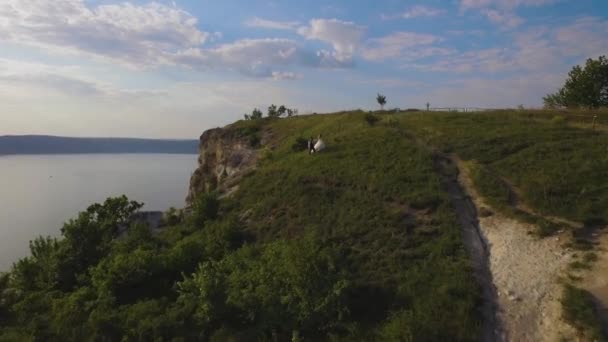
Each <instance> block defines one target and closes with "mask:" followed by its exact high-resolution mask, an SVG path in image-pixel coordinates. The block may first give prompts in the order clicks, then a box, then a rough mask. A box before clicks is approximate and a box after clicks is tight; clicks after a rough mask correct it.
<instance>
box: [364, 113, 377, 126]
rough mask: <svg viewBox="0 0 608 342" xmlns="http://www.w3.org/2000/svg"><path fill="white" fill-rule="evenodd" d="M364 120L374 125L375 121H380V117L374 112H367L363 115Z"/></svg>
mask: <svg viewBox="0 0 608 342" xmlns="http://www.w3.org/2000/svg"><path fill="white" fill-rule="evenodd" d="M364 119H365V121H367V123H368V125H370V126H374V125H375V124H376V122H378V121H380V118H379V117H377V116H376V115H374V114H371V113H367V114H365V116H364Z"/></svg>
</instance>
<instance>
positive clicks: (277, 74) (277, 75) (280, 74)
mask: <svg viewBox="0 0 608 342" xmlns="http://www.w3.org/2000/svg"><path fill="white" fill-rule="evenodd" d="M300 78H302V75H301V74H297V73H295V72H287V71H273V72H272V79H273V80H275V81H279V80H297V79H300Z"/></svg>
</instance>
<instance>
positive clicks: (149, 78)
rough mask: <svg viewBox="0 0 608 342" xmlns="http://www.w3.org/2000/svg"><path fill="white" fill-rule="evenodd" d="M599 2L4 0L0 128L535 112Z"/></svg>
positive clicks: (189, 129)
mask: <svg viewBox="0 0 608 342" xmlns="http://www.w3.org/2000/svg"><path fill="white" fill-rule="evenodd" d="M600 55H608V1H606V0H571V1H568V0H441V1H440V0H427V1H422V0H419V1H407V0H401V1H398V0H374V1H369V0H365V1H363V0H333V1H320V0H301V1H291V0H290V1H287V0H283V1H280V0H247V1H245V0H239V1H237V0H222V1H217V0H214V1H211V0H174V1H164V0H159V1H155V2H150V1H147V0H132V1H129V2H124V1H120V0H119V1H113V0H0V135H4V134H51V135H68V136H120V137H126V136H128V137H148V138H197V137H198V136H199V135H200V134H201V133H202V131H204V130H206V129H209V128H213V127H218V126H223V125H226V124H228V123H231V122H233V121H235V120H238V119H241V118H242V117H243V114H244V113H248V112H251V110H252V109H253V108H261V109H264V110H265V109H266V108H267V107H268V106H269V105H270V104H278V105H279V104H284V105H286V106H288V107H293V108H297V109H299V111H300V113H311V112H319V113H323V112H330V111H338V110H347V109H356V108H361V109H365V110H368V109H374V108H377V103H376V102H375V97H376V94H377V93H382V94H384V95H386V97H387V100H388V104H387V106H388V107H389V108H395V107H397V108H424V107H426V103H427V102H429V103H430V105H431V107H483V108H506V107H516V106H518V105H523V106H525V107H540V106H542V97H543V96H544V95H545V94H547V93H550V92H554V91H555V90H557V89H558V88H559V87H560V85H561V84H563V81H564V80H565V78H566V76H567V73H568V71H569V70H570V69H571V68H572V66H573V65H576V64H581V63H584V61H585V60H586V59H587V58H597V57H598V56H600Z"/></svg>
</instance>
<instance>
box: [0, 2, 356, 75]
mask: <svg viewBox="0 0 608 342" xmlns="http://www.w3.org/2000/svg"><path fill="white" fill-rule="evenodd" d="M246 25H249V26H251V27H265V28H273V29H289V30H297V31H298V32H299V33H300V34H301V35H302V36H304V37H305V38H307V39H317V40H321V41H325V42H329V43H330V44H331V45H332V46H333V48H334V50H333V51H326V50H322V51H316V52H315V51H310V50H307V49H305V48H304V47H303V46H302V45H300V44H298V43H296V42H295V41H293V40H287V39H275V38H264V39H241V40H237V41H235V42H231V43H225V44H221V45H218V46H215V47H207V46H206V45H204V44H205V43H206V42H215V41H217V40H220V39H221V38H222V35H221V33H220V32H214V33H209V32H204V31H201V30H199V29H198V20H197V19H196V18H195V17H193V16H192V15H191V14H189V13H188V12H186V11H184V10H182V9H180V8H178V7H176V6H175V5H173V6H166V5H163V4H160V3H154V2H153V3H149V4H145V5H134V4H131V3H121V4H111V5H99V6H96V7H95V6H91V5H89V4H88V3H86V2H85V1H84V0H56V1H48V0H28V1H23V0H5V1H4V2H2V3H0V42H2V41H4V42H10V43H14V44H21V45H30V46H37V47H42V48H43V49H45V50H47V51H52V52H55V53H63V54H81V55H87V56H92V57H93V58H96V59H101V60H104V61H111V62H118V63H119V64H122V65H124V66H129V67H134V68H138V69H146V68H155V67H159V66H166V65H170V66H178V67H180V66H181V67H192V68H195V69H197V70H205V69H211V68H213V69H216V68H227V69H230V70H235V71H238V72H241V73H243V74H245V75H247V76H250V77H263V78H272V79H295V78H296V77H288V76H287V75H289V72H290V71H286V70H282V69H281V68H284V67H287V66H300V67H312V68H344V67H351V66H352V64H353V63H352V56H353V54H354V52H355V49H356V46H357V45H358V42H359V40H360V37H361V36H362V35H363V32H364V28H363V27H360V26H357V25H355V24H354V23H350V22H343V21H339V20H337V19H331V20H325V19H313V20H311V22H310V26H304V27H302V26H300V25H299V24H298V23H297V22H275V21H270V20H264V19H260V18H253V19H251V20H249V21H247V22H246ZM294 75H295V74H294Z"/></svg>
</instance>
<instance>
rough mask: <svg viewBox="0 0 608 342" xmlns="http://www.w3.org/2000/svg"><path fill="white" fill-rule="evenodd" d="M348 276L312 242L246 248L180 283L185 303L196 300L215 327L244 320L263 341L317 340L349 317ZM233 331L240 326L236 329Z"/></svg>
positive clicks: (203, 316)
mask: <svg viewBox="0 0 608 342" xmlns="http://www.w3.org/2000/svg"><path fill="white" fill-rule="evenodd" d="M348 287H349V281H348V273H347V272H346V269H345V268H344V265H343V264H342V263H341V262H340V260H339V258H338V257H337V256H336V254H335V251H333V250H330V249H328V248H324V247H323V246H321V245H319V242H318V241H317V240H315V239H312V238H305V239H303V240H299V241H293V242H285V241H277V242H273V243H271V244H268V245H266V246H264V247H262V248H261V249H257V248H250V247H247V248H243V249H241V250H239V251H238V252H237V253H234V254H230V255H228V257H227V258H225V259H223V260H221V261H217V262H216V261H210V262H205V263H203V264H201V265H200V266H199V269H198V270H197V271H196V272H195V273H194V274H193V275H192V277H191V278H187V279H186V280H184V281H183V282H181V283H180V284H179V288H180V300H183V301H194V302H196V303H198V304H197V310H196V315H197V317H198V318H199V319H200V320H201V321H202V322H204V323H205V324H206V325H208V326H209V327H211V326H214V325H215V326H219V325H220V323H222V324H225V325H226V324H227V325H230V324H231V322H232V324H234V323H235V322H234V319H235V317H238V316H241V317H242V318H243V321H241V322H240V324H245V327H248V328H247V329H252V330H248V331H249V332H250V333H254V334H255V335H257V336H260V337H261V336H267V337H270V336H279V337H280V339H287V338H289V337H291V336H292V335H293V334H294V332H298V333H301V334H302V335H303V336H309V337H311V336H316V335H317V334H318V333H319V332H321V331H331V330H333V329H335V328H336V327H339V326H340V324H341V323H342V321H343V319H344V318H346V314H347V306H346V298H347V297H346V294H347V289H348ZM231 328H232V331H234V330H235V329H236V331H238V329H239V327H238V325H237V326H232V327H231Z"/></svg>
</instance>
